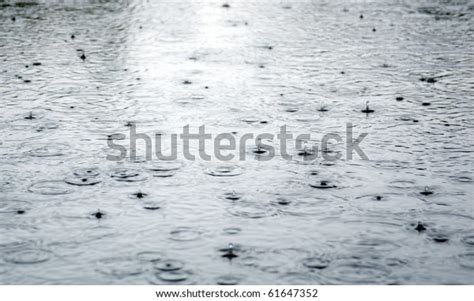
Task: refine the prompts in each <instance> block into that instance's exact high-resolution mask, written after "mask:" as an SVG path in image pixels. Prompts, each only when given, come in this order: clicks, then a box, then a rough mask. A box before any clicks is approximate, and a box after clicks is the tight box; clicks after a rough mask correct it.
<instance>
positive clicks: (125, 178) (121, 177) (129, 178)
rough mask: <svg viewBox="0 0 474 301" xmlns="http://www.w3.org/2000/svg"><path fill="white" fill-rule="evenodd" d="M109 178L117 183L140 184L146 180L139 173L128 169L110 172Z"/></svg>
mask: <svg viewBox="0 0 474 301" xmlns="http://www.w3.org/2000/svg"><path fill="white" fill-rule="evenodd" d="M110 177H111V178H112V179H114V180H116V181H119V182H141V181H145V180H146V179H147V176H146V175H145V174H142V173H141V172H140V171H138V170H134V169H128V168H116V169H114V170H112V171H111V172H110Z"/></svg>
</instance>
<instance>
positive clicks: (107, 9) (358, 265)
mask: <svg viewBox="0 0 474 301" xmlns="http://www.w3.org/2000/svg"><path fill="white" fill-rule="evenodd" d="M44 2H46V1H44ZM65 2H66V3H60V2H59V1H57V2H55V1H48V3H47V4H44V3H41V2H40V3H19V2H16V3H15V2H13V1H0V62H1V64H0V82H1V85H0V112H1V113H0V114H1V115H0V137H1V141H0V199H1V201H0V218H1V220H0V283H3V284H110V283H122V284H147V283H152V284H183V283H186V284H189V283H197V284H216V283H239V284H319V283H320V284H341V283H342V284H371V283H377V284H378V283H380V284H453V283H454V284H474V231H473V229H474V226H473V220H474V214H473V181H474V178H473V174H472V171H473V162H474V155H473V151H474V145H473V132H472V130H473V127H474V123H473V119H472V114H473V112H474V107H473V97H472V95H473V92H474V80H473V78H474V71H473V67H474V64H473V62H474V61H473V59H474V54H473V51H472V49H473V47H474V39H473V29H474V27H473V20H474V19H473V15H474V3H473V2H472V1H447V0H446V1H427V2H422V1H269V0H267V1H231V2H229V4H230V7H227V8H226V7H222V4H223V3H224V2H221V1H213V2H211V1H148V2H147V1H138V0H137V1H127V2H125V1H122V2H115V1H90V2H88V1H76V2H78V3H76V4H73V3H72V2H70V1H69V2H68V1H65ZM361 14H362V16H363V18H361ZM12 17H14V19H13V18H12ZM374 29H375V31H374ZM71 35H74V38H72V36H71ZM81 50H82V51H81ZM82 53H85V55H86V58H85V60H82V59H81V58H80V56H81V54H82ZM34 63H36V64H34ZM427 78H433V79H434V80H433V81H432V80H426V79H427ZM421 79H425V80H421ZM185 81H189V82H190V84H183V83H184V82H185ZM206 87H207V88H206ZM397 97H403V100H398V101H397V100H396V98H397ZM366 101H370V107H371V108H372V109H374V110H375V112H374V113H371V114H364V113H362V112H361V109H363V108H364V107H365V103H366ZM323 106H324V107H325V108H327V111H324V112H321V111H320V110H319V109H320V108H321V107H323ZM25 117H26V118H25ZM261 121H264V122H263V123H261ZM265 121H266V122H265ZM127 123H135V124H136V125H137V131H139V132H141V133H148V134H154V133H162V134H171V133H180V132H181V131H182V127H183V126H185V125H187V124H189V125H191V127H192V128H194V129H196V128H197V127H198V126H200V125H202V124H205V125H206V127H207V129H208V131H210V132H211V133H213V134H217V133H231V132H234V135H235V136H236V137H240V136H241V135H243V134H244V133H260V132H267V133H273V134H276V133H278V128H279V127H280V126H282V125H287V127H288V130H289V131H290V132H292V133H295V134H297V133H311V134H312V135H314V137H315V140H317V139H319V138H320V137H321V135H322V134H324V133H329V132H333V133H341V134H343V133H344V131H345V126H346V123H352V124H353V127H354V131H355V132H357V133H362V132H366V133H368V136H367V137H366V138H365V140H364V141H363V143H362V144H361V146H362V147H363V149H364V152H365V153H366V154H367V155H368V157H369V159H370V160H362V159H361V158H359V157H358V156H354V158H353V159H352V160H346V159H342V160H338V161H336V162H326V161H325V160H323V159H322V158H321V157H320V158H318V159H317V160H315V161H312V162H302V161H301V160H298V159H297V158H296V159H295V160H293V161H287V160H284V159H283V158H281V157H279V156H277V157H276V158H274V159H273V160H270V161H261V160H259V158H258V156H255V155H254V154H252V152H251V151H249V156H248V158H247V160H245V161H241V162H231V163H227V165H226V166H231V167H235V170H234V173H233V175H234V176H231V177H226V176H216V175H219V172H220V170H219V169H218V167H219V166H220V165H221V164H222V163H221V162H215V161H213V162H207V161H204V160H200V159H197V160H195V161H189V160H183V159H180V160H178V161H176V162H172V163H171V164H170V163H168V165H166V166H164V164H163V163H161V162H156V161H154V162H145V161H143V160H136V162H131V161H130V160H127V159H126V160H122V161H120V162H113V161H109V160H106V156H107V155H108V154H110V152H111V150H110V149H109V148H108V146H107V139H108V137H109V135H112V134H116V133H123V134H126V135H128V132H129V127H127ZM121 142H122V144H123V145H127V144H128V140H126V139H125V140H123V141H121ZM341 147H342V146H341V145H335V146H334V148H335V149H336V150H342V148H341ZM206 148H207V149H208V150H209V152H210V153H212V151H211V150H212V145H207V146H206ZM194 149H197V146H195V147H194ZM289 152H290V153H295V152H297V150H296V149H294V148H293V149H291V148H290V149H289ZM320 181H332V183H336V184H335V187H333V188H330V189H318V188H315V187H314V186H317V185H314V183H316V184H317V183H320ZM311 184H313V186H311ZM425 187H428V190H429V191H430V192H432V193H431V194H428V195H424V194H422V193H420V192H423V191H425ZM138 193H141V195H139V194H138ZM99 212H100V214H98V213H99ZM229 243H232V244H233V251H232V254H233V255H236V256H237V257H234V258H232V259H229V258H227V257H223V255H226V254H227V255H229V254H228V253H229V250H228V245H229ZM228 257H229V256H228Z"/></svg>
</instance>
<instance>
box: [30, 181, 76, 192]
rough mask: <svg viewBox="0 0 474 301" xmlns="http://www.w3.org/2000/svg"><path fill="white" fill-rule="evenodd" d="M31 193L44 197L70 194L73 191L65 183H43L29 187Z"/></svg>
mask: <svg viewBox="0 0 474 301" xmlns="http://www.w3.org/2000/svg"><path fill="white" fill-rule="evenodd" d="M28 191H29V192H33V193H38V194H43V195H62V194H69V193H71V192H72V189H71V188H70V187H69V186H68V185H67V184H66V183H64V182H63V181H41V182H37V183H34V184H32V185H31V186H30V187H28Z"/></svg>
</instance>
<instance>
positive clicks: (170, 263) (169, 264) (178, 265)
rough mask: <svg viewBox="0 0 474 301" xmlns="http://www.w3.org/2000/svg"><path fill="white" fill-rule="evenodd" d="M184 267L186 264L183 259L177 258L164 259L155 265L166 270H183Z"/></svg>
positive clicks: (161, 269)
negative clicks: (178, 259)
mask: <svg viewBox="0 0 474 301" xmlns="http://www.w3.org/2000/svg"><path fill="white" fill-rule="evenodd" d="M183 267H184V264H183V263H182V262H181V261H177V260H163V261H160V262H158V263H157V264H156V265H155V268H157V269H158V270H160V271H164V272H171V271H178V270H181V269H182V268H183Z"/></svg>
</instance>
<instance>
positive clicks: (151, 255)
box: [137, 251, 163, 262]
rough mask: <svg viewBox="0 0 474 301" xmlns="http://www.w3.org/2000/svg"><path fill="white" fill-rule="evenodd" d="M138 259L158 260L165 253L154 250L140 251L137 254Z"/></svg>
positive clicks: (145, 260)
mask: <svg viewBox="0 0 474 301" xmlns="http://www.w3.org/2000/svg"><path fill="white" fill-rule="evenodd" d="M137 259H138V260H140V261H144V262H157V261H160V260H161V259H163V254H162V253H160V252H154V251H146V252H140V253H138V254H137Z"/></svg>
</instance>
